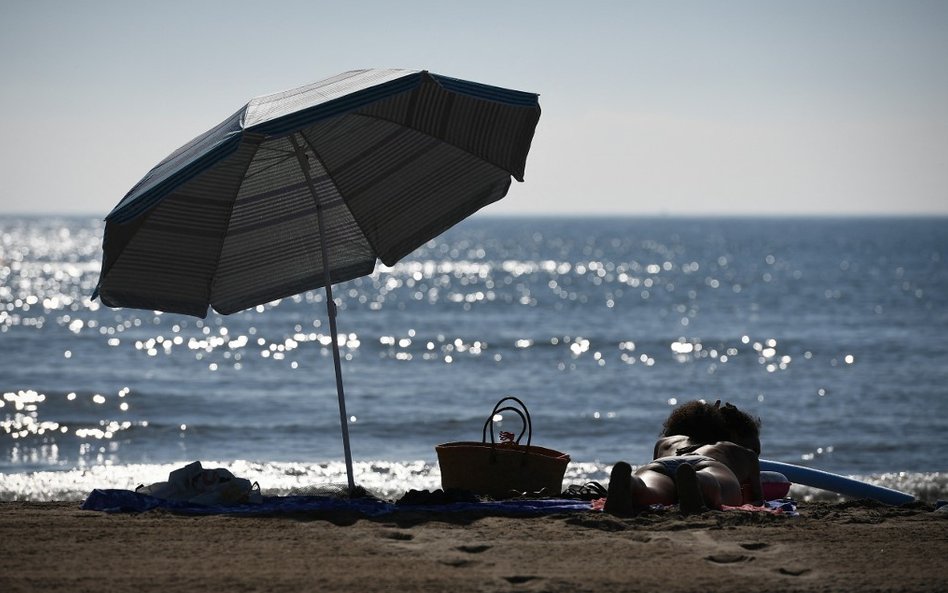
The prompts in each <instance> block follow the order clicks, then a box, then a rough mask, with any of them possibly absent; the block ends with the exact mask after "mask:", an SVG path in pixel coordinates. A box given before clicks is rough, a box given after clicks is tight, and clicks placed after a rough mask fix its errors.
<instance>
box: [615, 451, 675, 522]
mask: <svg viewBox="0 0 948 593" xmlns="http://www.w3.org/2000/svg"><path fill="white" fill-rule="evenodd" d="M675 501H676V492H675V481H674V480H672V479H671V478H669V477H668V476H666V475H665V474H663V473H661V472H657V471H654V470H652V469H648V468H647V467H644V468H639V470H638V471H636V472H635V475H633V474H632V466H630V465H629V464H628V463H626V462H624V461H620V462H618V463H616V464H615V466H614V467H613V468H612V474H611V475H610V477H609V492H608V494H607V496H606V506H605V510H606V512H607V513H612V514H615V515H627V514H633V513H634V512H635V510H636V508H641V507H644V506H648V505H650V504H674V503H675Z"/></svg>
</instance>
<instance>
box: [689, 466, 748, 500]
mask: <svg viewBox="0 0 948 593" xmlns="http://www.w3.org/2000/svg"><path fill="white" fill-rule="evenodd" d="M695 473H696V476H697V478H698V483H699V484H700V486H701V494H702V496H704V501H705V503H706V504H707V505H708V506H709V507H711V508H713V509H719V508H721V505H723V504H726V505H728V506H740V505H741V504H743V501H744V497H743V495H742V494H741V484H740V482H738V479H737V476H735V475H734V472H732V471H731V470H730V469H728V467H727V466H726V465H724V464H722V463H714V464H709V465H707V466H705V467H702V468H701V469H699V470H697V472H695Z"/></svg>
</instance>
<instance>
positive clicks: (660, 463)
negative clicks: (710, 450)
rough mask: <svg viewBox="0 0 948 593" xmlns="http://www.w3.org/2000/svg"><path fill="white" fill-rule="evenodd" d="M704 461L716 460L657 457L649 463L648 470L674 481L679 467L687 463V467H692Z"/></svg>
mask: <svg viewBox="0 0 948 593" xmlns="http://www.w3.org/2000/svg"><path fill="white" fill-rule="evenodd" d="M706 461H717V460H716V459H714V458H712V457H706V456H704V455H675V456H674V457H659V458H658V459H653V460H652V461H650V462H649V465H650V467H649V469H651V470H654V471H657V472H658V473H660V474H665V475H666V476H668V477H669V478H672V479H674V477H675V472H677V471H678V467H679V466H681V465H683V464H685V463H687V464H688V465H690V466H692V467H694V466H696V465H698V464H699V463H704V462H706ZM696 469H697V468H696Z"/></svg>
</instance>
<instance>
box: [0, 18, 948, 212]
mask: <svg viewBox="0 0 948 593" xmlns="http://www.w3.org/2000/svg"><path fill="white" fill-rule="evenodd" d="M0 56H2V59H0V89H2V92H0V129H2V131H3V135H4V137H3V141H2V142H0V179H2V181H3V184H2V186H0V216H2V215H3V214H17V213H55V214H60V213H61V214H72V213H77V214H78V213H82V214H93V215H101V216H103V217H104V216H105V215H106V214H107V213H108V212H109V211H110V210H111V209H112V207H113V206H114V205H115V204H117V203H118V202H119V201H120V200H121V198H122V196H124V195H125V193H126V192H127V191H128V190H129V189H130V188H131V187H132V186H133V185H134V184H135V183H136V182H137V181H138V180H139V179H140V178H141V177H142V176H144V175H145V173H147V171H148V170H149V169H150V168H151V167H153V166H154V165H155V164H157V163H158V162H159V161H160V160H161V159H163V158H164V157H165V156H167V155H168V154H169V153H171V152H172V151H173V150H174V149H176V148H177V147H179V146H180V145H182V144H184V143H185V142H187V141H188V140H190V139H191V138H193V137H194V136H197V135H198V134H200V133H202V132H204V131H205V130H207V129H209V128H211V127H213V126H214V125H216V124H217V123H219V122H220V121H222V120H223V119H225V118H226V117H228V116H229V115H231V114H232V113H234V112H235V111H236V110H237V109H239V108H240V107H241V106H242V105H243V104H245V103H246V102H247V101H248V100H249V99H250V98H252V97H255V96H258V95H264V94H268V93H272V92H276V91H280V90H285V89H289V88H292V87H296V86H300V85H302V84H306V83H310V82H315V81H317V80H321V79H323V78H328V77H330V76H333V75H335V74H338V73H340V72H343V71H346V70H352V69H358V68H390V67H392V68H411V69H425V70H430V71H431V72H435V73H438V74H443V75H447V76H452V77H456V78H464V79H469V80H473V81H477V82H482V83H486V84H493V85H497V86H504V87H509V88H514V89H518V90H524V91H530V92H535V93H539V95H540V105H541V109H542V112H543V113H542V116H541V118H540V123H539V125H538V127H537V132H536V136H535V137H534V141H533V145H532V148H531V152H530V156H529V158H528V160H527V169H526V176H525V179H526V181H525V183H522V184H519V183H514V185H513V187H512V188H511V190H510V193H509V194H508V196H507V197H506V198H505V199H503V200H502V201H500V202H498V203H496V204H493V205H491V206H489V207H488V208H487V209H485V212H490V213H493V214H503V215H507V214H518V215H519V214H523V215H576V214H590V215H684V216H692V215H852V214H856V215H892V214H894V215H948V1H939V0H932V1H922V0H891V1H888V2H880V1H876V0H820V1H811V0H795V1H783V2H777V1H768V0H756V1H728V0H718V1H711V0H707V1H688V0H675V1H672V0H669V1H659V0H653V1H637V0H626V1H622V2H606V1H603V2H597V1H595V0H588V1H586V2H575V1H573V2H560V1H556V0H546V1H531V0H524V1H518V0H502V1H494V0H478V1H477V2H471V1H468V2H452V1H450V0H433V1H427V0H424V1H422V0H401V1H399V2H390V1H374V0H362V1H360V2H341V1H338V0H336V1H332V2H324V1H320V0H311V1H281V0H269V1H268V2H259V1H257V2H248V1H243V0H231V1H200V0H189V1H178V0H162V1H161V2H154V1H152V0H149V1H141V2H139V1H137V0H122V1H115V2H110V1H95V0H90V1H87V2H74V1H63V2H54V1H49V0H0Z"/></svg>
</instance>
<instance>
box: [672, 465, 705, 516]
mask: <svg viewBox="0 0 948 593" xmlns="http://www.w3.org/2000/svg"><path fill="white" fill-rule="evenodd" d="M675 489H676V490H677V491H678V510H679V512H681V514H682V515H693V514H696V513H703V512H704V511H706V510H708V508H707V507H706V506H705V505H704V498H703V497H702V496H701V485H700V484H699V483H698V475H697V474H696V473H695V468H693V467H691V466H690V465H688V464H687V463H683V464H681V465H679V466H678V469H677V470H676V471H675Z"/></svg>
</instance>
